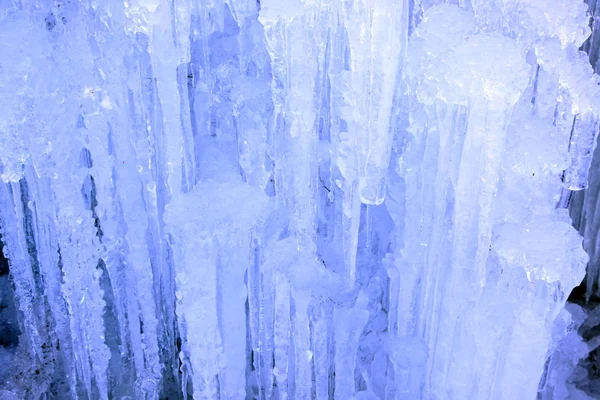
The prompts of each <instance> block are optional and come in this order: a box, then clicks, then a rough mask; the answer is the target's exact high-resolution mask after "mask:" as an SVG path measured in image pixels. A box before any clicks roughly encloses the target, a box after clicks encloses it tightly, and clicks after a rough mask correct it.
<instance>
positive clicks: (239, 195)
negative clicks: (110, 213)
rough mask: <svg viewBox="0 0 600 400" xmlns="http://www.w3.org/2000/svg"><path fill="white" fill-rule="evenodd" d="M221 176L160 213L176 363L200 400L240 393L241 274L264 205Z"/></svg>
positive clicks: (243, 297)
mask: <svg viewBox="0 0 600 400" xmlns="http://www.w3.org/2000/svg"><path fill="white" fill-rule="evenodd" d="M229 178H230V179H231V180H234V182H235V183H232V182H229V183H216V182H214V181H208V182H205V183H203V184H201V185H199V186H197V189H196V190H195V191H194V192H192V193H190V194H187V195H185V196H182V197H181V199H180V200H179V201H174V202H172V203H171V204H169V206H168V207H167V214H166V216H165V220H166V222H167V228H168V232H169V234H170V235H171V237H172V243H171V246H172V247H173V249H174V254H175V270H176V279H177V283H176V286H177V293H176V295H177V315H178V317H179V326H180V331H181V335H182V338H183V340H184V342H185V350H184V353H186V354H185V358H184V360H186V359H187V360H189V362H190V364H191V367H192V371H193V373H192V382H193V387H194V397H198V398H206V399H213V398H218V397H219V395H221V396H227V397H232V398H237V397H239V396H240V395H242V394H243V393H245V383H244V381H245V380H244V372H245V364H244V363H243V362H240V360H244V359H245V354H246V353H245V343H246V331H245V301H246V289H245V284H244V274H245V272H246V269H247V268H248V267H249V266H250V265H251V263H253V262H254V261H253V259H252V258H251V254H252V253H251V251H250V249H251V247H250V243H251V236H252V228H253V226H254V225H255V224H256V223H257V218H258V217H259V214H260V212H261V211H262V208H263V207H264V206H265V204H266V198H265V197H264V195H263V194H262V193H261V192H260V191H259V190H256V189H254V188H251V187H249V186H248V185H246V184H242V183H241V182H239V180H237V181H236V180H235V178H234V176H233V175H232V176H229ZM240 206H241V208H240ZM191 210H195V211H194V212H193V214H191V215H193V217H190V214H189V213H190V211H191ZM215 216H216V217H217V218H214V217H215Z"/></svg>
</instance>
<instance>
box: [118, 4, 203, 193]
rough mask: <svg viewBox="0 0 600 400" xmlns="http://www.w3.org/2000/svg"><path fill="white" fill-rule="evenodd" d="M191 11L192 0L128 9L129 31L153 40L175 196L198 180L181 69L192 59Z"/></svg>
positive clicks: (170, 180)
mask: <svg viewBox="0 0 600 400" xmlns="http://www.w3.org/2000/svg"><path fill="white" fill-rule="evenodd" d="M190 10H191V3H190V0H178V1H175V2H169V1H164V0H137V1H132V2H130V3H126V7H125V13H126V15H127V16H128V17H129V19H130V21H131V22H130V24H131V26H130V27H129V28H130V29H131V30H132V31H133V32H143V33H145V34H147V35H148V37H149V39H150V43H149V48H148V51H149V53H150V56H151V59H152V66H153V72H154V77H155V79H156V90H157V91H158V101H159V102H160V112H161V115H162V131H163V135H162V138H161V141H160V142H159V143H161V144H162V147H163V148H164V162H165V168H166V171H167V177H166V184H167V187H168V190H169V192H170V194H171V195H177V194H178V193H180V192H181V191H182V190H183V191H187V190H188V189H189V187H190V186H191V185H192V184H193V183H194V180H195V179H194V170H195V167H194V160H193V159H191V157H190V155H189V154H188V153H187V151H186V149H188V148H189V147H190V144H191V143H192V140H191V126H190V125H189V108H188V109H186V107H183V106H182V99H185V98H187V96H186V94H187V93H186V92H187V85H182V90H183V93H182V94H184V95H183V96H182V94H180V90H179V84H178V70H179V69H178V67H179V65H181V64H184V63H187V62H189V60H190V43H189V34H190V14H189V13H190ZM186 72H187V71H186ZM184 102H185V101H184Z"/></svg>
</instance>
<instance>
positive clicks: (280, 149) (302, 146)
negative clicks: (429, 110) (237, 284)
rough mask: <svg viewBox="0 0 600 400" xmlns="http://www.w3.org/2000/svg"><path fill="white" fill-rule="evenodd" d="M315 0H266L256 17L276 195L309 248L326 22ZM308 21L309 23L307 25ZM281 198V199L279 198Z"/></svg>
mask: <svg viewBox="0 0 600 400" xmlns="http://www.w3.org/2000/svg"><path fill="white" fill-rule="evenodd" d="M325 12H327V8H326V7H325V6H321V5H320V4H319V3H317V2H312V1H309V2H305V3H302V2H299V1H295V0H292V1H286V2H279V1H267V2H264V4H263V3H261V11H260V16H259V21H260V22H261V23H262V24H263V26H264V27H265V35H266V37H267V43H268V50H269V54H270V56H271V69H272V74H273V81H272V91H273V104H274V107H275V110H274V121H275V131H274V132H273V138H272V150H271V151H272V153H271V158H272V159H274V161H275V187H276V192H277V193H278V198H280V199H281V200H279V201H282V202H283V203H282V205H284V206H285V207H286V208H287V209H288V210H290V211H291V215H292V217H293V218H292V224H293V227H292V229H293V230H294V231H295V232H296V234H297V236H298V240H299V245H300V246H302V247H304V246H306V249H307V251H314V249H313V247H314V243H313V241H314V239H313V238H312V236H313V230H314V219H315V211H314V209H315V207H314V195H313V193H312V190H311V189H312V188H314V186H315V180H316V170H315V167H314V164H315V161H316V160H317V158H316V150H317V148H316V146H317V143H316V141H317V138H318V136H317V134H316V130H315V122H316V111H317V105H316V97H315V85H316V78H317V74H318V67H319V62H320V61H321V60H322V59H323V57H324V52H325V48H324V46H322V45H319V44H320V43H324V42H325V40H324V37H325V35H326V30H325V26H323V25H322V23H323V21H322V17H321V14H322V13H325ZM308 27H311V28H310V29H309V28H308ZM280 204H281V203H280Z"/></svg>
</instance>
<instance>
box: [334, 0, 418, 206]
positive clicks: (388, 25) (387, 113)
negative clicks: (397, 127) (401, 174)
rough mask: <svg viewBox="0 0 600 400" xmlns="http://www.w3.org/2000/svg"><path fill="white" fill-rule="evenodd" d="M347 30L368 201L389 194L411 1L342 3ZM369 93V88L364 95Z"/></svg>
mask: <svg viewBox="0 0 600 400" xmlns="http://www.w3.org/2000/svg"><path fill="white" fill-rule="evenodd" d="M343 15H344V24H345V26H346V29H347V32H348V39H349V51H350V74H351V76H352V78H351V82H352V84H351V85H352V86H351V87H352V95H353V97H354V108H353V110H352V119H350V120H349V121H347V122H348V123H349V124H350V126H349V129H350V132H349V135H351V136H353V137H354V138H355V140H356V147H357V164H358V191H359V195H360V199H361V201H362V202H363V203H365V204H381V203H382V202H383V200H384V198H385V174H386V172H387V168H388V165H389V159H390V151H391V145H392V133H391V129H390V119H391V115H392V105H393V100H394V95H395V91H396V77H397V76H399V67H400V65H401V58H402V56H403V54H404V51H405V47H406V36H407V34H408V2H407V1H404V0H402V1H393V0H392V1H370V0H362V1H355V2H353V3H351V5H346V6H344V7H343ZM365 94H368V95H366V96H365Z"/></svg>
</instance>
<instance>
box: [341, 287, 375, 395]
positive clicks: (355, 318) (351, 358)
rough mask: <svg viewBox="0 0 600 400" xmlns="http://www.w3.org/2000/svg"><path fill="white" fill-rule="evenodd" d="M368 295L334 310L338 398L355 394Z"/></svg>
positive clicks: (366, 315)
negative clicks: (357, 356) (359, 347)
mask: <svg viewBox="0 0 600 400" xmlns="http://www.w3.org/2000/svg"><path fill="white" fill-rule="evenodd" d="M368 301H369V299H368V297H367V295H366V294H365V293H361V294H359V295H358V298H357V300H356V304H355V305H354V306H352V307H347V306H346V307H340V308H337V309H336V310H335V312H334V323H335V393H334V398H335V399H336V400H338V399H339V400H342V399H351V398H353V396H354V393H355V389H354V370H355V368H356V353H357V350H358V339H359V337H360V335H361V334H362V331H363V329H364V327H365V324H366V323H367V321H368V319H369V312H368V311H367V310H366V307H367V304H368Z"/></svg>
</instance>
